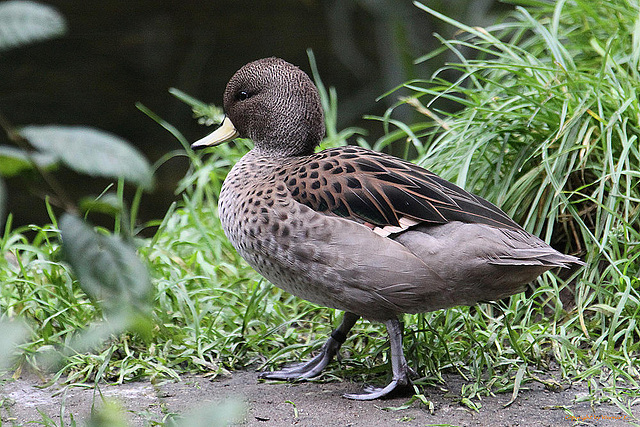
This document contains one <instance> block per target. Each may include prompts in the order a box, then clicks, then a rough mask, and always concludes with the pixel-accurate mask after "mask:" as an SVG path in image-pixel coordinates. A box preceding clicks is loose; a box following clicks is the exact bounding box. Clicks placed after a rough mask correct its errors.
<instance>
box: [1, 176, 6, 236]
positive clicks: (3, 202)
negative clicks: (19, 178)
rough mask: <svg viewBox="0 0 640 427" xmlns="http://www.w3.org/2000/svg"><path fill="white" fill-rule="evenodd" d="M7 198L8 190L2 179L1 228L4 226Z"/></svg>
mask: <svg viewBox="0 0 640 427" xmlns="http://www.w3.org/2000/svg"><path fill="white" fill-rule="evenodd" d="M6 199H7V190H6V189H5V187H4V181H3V180H2V179H0V230H2V229H3V228H4V209H5V207H4V206H5V200H6Z"/></svg>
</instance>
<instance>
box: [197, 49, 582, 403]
mask: <svg viewBox="0 0 640 427" xmlns="http://www.w3.org/2000/svg"><path fill="white" fill-rule="evenodd" d="M223 110H224V113H225V117H224V120H223V121H222V123H221V124H220V125H219V127H218V128H217V129H215V130H214V131H213V132H211V133H210V134H209V135H207V136H205V137H204V138H202V139H200V140H198V141H196V142H194V143H193V144H192V145H191V148H192V149H194V150H198V149H203V148H206V147H212V146H216V145H219V144H222V143H225V142H229V141H232V140H234V139H235V138H238V137H242V138H248V139H250V140H252V142H253V148H252V149H251V150H250V151H248V152H247V153H246V154H245V155H244V156H243V157H242V158H241V159H240V160H239V161H238V162H237V163H236V164H235V165H234V166H233V167H232V168H231V170H230V171H229V173H228V175H227V177H226V179H225V180H224V183H223V185H222V189H221V191H220V196H219V200H218V215H219V218H220V222H221V224H222V227H223V229H224V232H225V235H226V236H227V238H228V239H229V241H230V242H231V243H232V245H233V246H234V248H235V249H236V251H237V252H238V254H240V256H241V257H242V258H244V259H245V260H246V262H247V263H248V264H249V265H251V267H253V268H254V269H255V270H256V271H257V272H258V273H259V274H260V275H262V276H263V277H265V278H266V279H267V280H269V281H270V282H271V283H273V284H274V285H276V286H278V287H279V288H281V289H283V290H285V291H286V292H289V293H291V294H293V295H296V296H298V297H300V298H302V299H305V300H307V301H311V302H313V303H315V304H319V305H322V306H326V307H330V308H334V309H337V310H341V311H343V312H344V315H343V316H342V318H341V321H340V324H339V326H338V327H337V328H336V329H334V330H333V332H332V333H331V334H330V336H329V337H328V339H327V341H326V342H325V343H324V345H323V346H322V348H321V349H320V351H319V353H318V354H317V355H316V356H314V357H313V358H311V359H310V360H308V361H306V362H300V363H296V364H294V365H291V366H287V367H284V368H282V369H279V370H275V371H267V372H262V373H260V374H259V377H260V378H261V379H271V380H281V381H282V380H285V381H301V380H306V379H310V378H313V377H316V376H318V375H319V374H320V373H321V372H322V371H323V370H324V368H326V367H327V365H328V364H329V363H330V362H331V361H332V359H333V358H334V357H335V356H336V354H338V352H339V350H340V347H341V345H342V344H343V343H344V342H345V340H346V339H347V334H348V333H349V331H350V330H351V329H352V328H353V326H354V325H355V324H356V322H357V321H358V320H359V319H360V318H364V319H366V320H369V321H374V322H382V323H384V325H385V326H386V329H387V332H388V336H389V343H390V361H391V374H392V379H391V381H390V382H389V383H388V384H387V385H386V386H384V387H365V388H364V390H363V391H362V392H361V393H350V394H345V395H344V397H346V398H348V399H355V400H373V399H378V398H385V397H390V396H392V395H395V394H396V393H400V392H406V391H407V389H411V388H412V378H414V377H415V375H416V373H415V371H414V370H413V369H412V368H411V367H410V366H409V364H408V363H407V360H406V358H405V355H404V352H403V347H402V336H403V324H402V323H401V322H400V317H401V316H403V315H404V314H405V313H408V314H414V313H424V312H431V311H435V310H440V309H446V308H450V307H454V306H463V305H464V306H473V305H475V304H478V303H479V302H487V301H496V300H500V299H503V298H506V297H508V296H510V295H514V294H517V293H519V292H522V291H523V290H524V289H525V287H526V285H527V284H528V283H531V282H532V281H534V280H535V279H536V278H537V277H538V276H540V275H541V274H543V273H544V272H546V271H548V270H550V269H553V268H558V267H560V268H571V267H572V266H578V265H581V264H583V263H582V261H580V259H579V258H577V257H575V256H572V255H565V254H562V253H561V252H559V251H557V250H555V249H554V248H552V247H551V246H550V245H548V244H547V243H545V242H544V241H543V240H541V239H540V238H538V237H536V236H534V235H532V234H530V233H529V232H527V231H526V230H524V229H523V228H522V227H521V226H520V225H518V224H517V223H516V222H515V221H514V220H513V219H511V218H510V217H509V216H508V215H507V214H506V213H504V212H503V211H502V210H501V209H499V208H498V207H497V206H495V205H494V204H492V203H490V202H488V201H487V200H485V199H483V198H481V197H479V196H477V195H474V194H472V193H470V192H468V191H465V190H464V189H462V188H460V187H458V186H456V185H454V184H453V183H451V182H449V181H447V180H445V179H443V178H441V177H439V176H438V175H436V174H434V173H432V172H430V171H429V170H427V169H424V168H422V167H420V166H418V165H416V164H413V163H411V162H408V161H405V160H402V159H400V158H397V157H394V156H391V155H389V154H385V153H381V152H376V151H373V150H369V149H366V148H362V147H359V146H348V145H347V146H341V147H336V148H329V149H325V150H322V151H317V150H316V149H317V147H318V146H319V144H320V142H321V141H322V140H323V137H324V133H325V126H324V116H323V109H322V105H321V100H320V96H319V93H318V90H317V88H316V86H315V85H314V83H313V82H312V81H311V79H310V78H309V76H308V75H307V74H306V73H305V72H304V71H302V70H301V69H300V68H298V67H297V66H295V65H293V64H290V63H289V62H287V61H285V60H283V59H280V58H275V57H270V58H264V59H259V60H256V61H253V62H250V63H248V64H246V65H244V66H243V67H241V68H240V69H239V70H238V71H237V72H236V73H235V74H234V75H233V76H232V77H231V79H230V81H229V82H228V84H227V86H226V88H225V90H224V94H223Z"/></svg>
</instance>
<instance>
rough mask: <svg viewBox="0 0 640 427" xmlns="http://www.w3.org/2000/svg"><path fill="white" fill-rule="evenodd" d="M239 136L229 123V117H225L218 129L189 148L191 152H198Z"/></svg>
mask: <svg viewBox="0 0 640 427" xmlns="http://www.w3.org/2000/svg"><path fill="white" fill-rule="evenodd" d="M239 136H240V134H239V133H238V131H237V130H236V128H235V126H234V125H233V123H231V120H229V117H225V118H224V120H223V121H222V123H221V124H220V127H218V129H216V130H214V131H213V132H211V133H210V134H209V135H207V136H205V137H204V138H202V139H199V140H197V141H196V142H194V143H193V144H191V148H192V149H193V150H198V149H201V148H206V147H215V146H216V145H220V144H224V143H225V142H229V141H231V140H233V139H236V138H237V137H239Z"/></svg>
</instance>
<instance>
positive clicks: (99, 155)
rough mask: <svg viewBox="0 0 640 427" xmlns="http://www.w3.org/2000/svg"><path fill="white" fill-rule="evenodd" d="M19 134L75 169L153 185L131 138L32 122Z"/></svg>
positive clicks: (93, 129)
mask: <svg viewBox="0 0 640 427" xmlns="http://www.w3.org/2000/svg"><path fill="white" fill-rule="evenodd" d="M20 134H21V135H22V136H23V137H24V138H26V139H27V140H28V141H29V142H30V143H31V144H32V145H33V146H34V147H36V148H38V149H39V150H41V151H43V152H46V153H49V154H52V155H54V156H56V157H57V158H58V159H60V161H62V162H63V163H64V164H65V165H66V166H68V167H69V168H71V169H73V170H75V171H76V172H80V173H85V174H87V175H91V176H101V177H109V178H124V179H125V180H126V181H130V182H132V183H134V184H137V185H139V186H141V187H143V188H145V189H150V188H151V186H152V185H153V172H152V170H151V166H150V165H149V162H148V161H147V159H146V158H145V157H144V156H143V155H142V153H140V151H138V150H137V149H136V148H135V147H133V146H132V145H131V144H130V143H129V142H128V141H126V140H125V139H123V138H120V137H119V136H116V135H113V134H111V133H109V132H105V131H102V130H99V129H95V128H92V127H88V126H63V125H46V126H38V125H30V126H25V127H24V128H22V129H21V130H20Z"/></svg>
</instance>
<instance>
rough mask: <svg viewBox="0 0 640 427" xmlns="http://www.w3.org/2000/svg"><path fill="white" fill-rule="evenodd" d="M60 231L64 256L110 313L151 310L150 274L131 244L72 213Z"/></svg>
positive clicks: (62, 221) (64, 220)
mask: <svg viewBox="0 0 640 427" xmlns="http://www.w3.org/2000/svg"><path fill="white" fill-rule="evenodd" d="M60 232H61V234H62V249H63V253H64V257H65V259H66V261H67V262H68V263H69V264H70V265H71V268H72V269H73V271H74V272H75V273H76V276H77V278H78V280H79V282H80V286H81V287H82V289H83V290H84V291H85V292H86V293H87V295H89V297H91V298H92V299H93V300H96V301H98V302H100V303H101V305H102V306H103V308H104V309H105V311H106V312H107V314H116V315H120V314H122V313H131V314H144V313H147V312H148V311H149V308H150V301H151V281H150V278H149V273H148V272H147V269H146V267H145V266H144V265H143V264H142V262H141V261H140V259H139V258H138V256H137V254H136V250H135V248H134V247H133V246H132V245H131V244H129V243H127V242H125V241H123V240H122V239H120V238H119V237H117V236H113V235H101V234H98V233H96V232H95V231H94V230H93V228H92V227H90V226H89V225H87V224H86V223H85V222H84V221H82V220H81V219H79V218H78V217H76V216H74V215H71V214H64V215H63V216H62V218H61V220H60ZM132 320H135V319H133V318H132Z"/></svg>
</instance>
